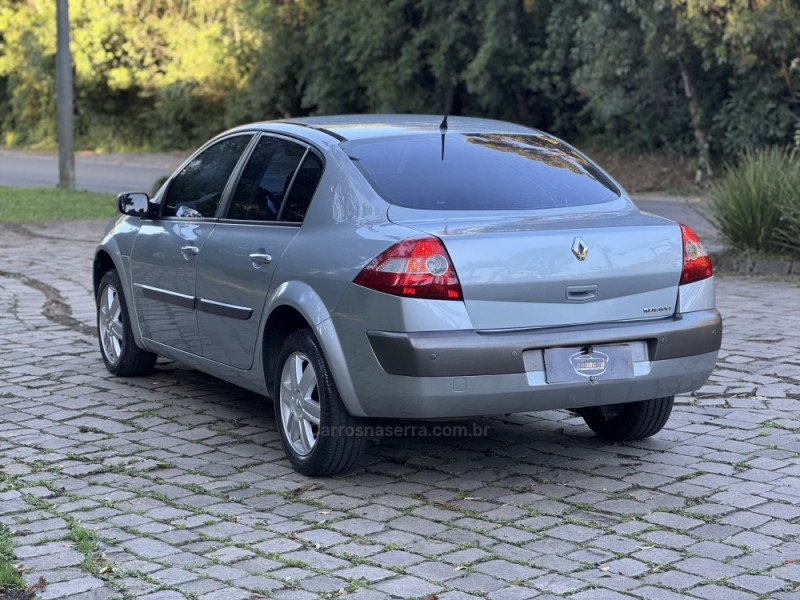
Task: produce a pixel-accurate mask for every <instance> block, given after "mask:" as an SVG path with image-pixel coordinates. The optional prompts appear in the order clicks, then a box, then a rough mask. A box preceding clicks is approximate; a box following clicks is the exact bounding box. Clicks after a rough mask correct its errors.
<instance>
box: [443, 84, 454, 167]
mask: <svg viewBox="0 0 800 600" xmlns="http://www.w3.org/2000/svg"><path fill="white" fill-rule="evenodd" d="M455 90H456V82H455V81H453V84H452V85H451V86H450V88H449V89H448V90H447V97H446V98H445V101H444V119H442V122H441V123H440V124H439V133H441V134H442V160H444V136H445V135H447V116H448V115H449V114H450V109H451V108H453V96H454V94H455Z"/></svg>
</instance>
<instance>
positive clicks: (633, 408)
mask: <svg viewBox="0 0 800 600" xmlns="http://www.w3.org/2000/svg"><path fill="white" fill-rule="evenodd" d="M674 401H675V396H665V397H663V398H654V399H653V400H642V401H640V402H629V403H627V404H612V405H608V406H599V407H594V408H587V409H582V410H581V411H579V414H580V415H581V416H582V417H583V420H584V421H586V424H587V425H588V426H589V428H590V429H591V430H592V431H594V432H595V434H596V435H597V436H598V437H600V438H603V439H604V440H609V441H611V442H632V441H634V440H642V439H644V438H648V437H650V436H653V435H655V434H656V433H658V432H659V431H661V429H662V428H663V427H664V425H666V424H667V421H668V420H669V416H670V414H672V405H673V402H674Z"/></svg>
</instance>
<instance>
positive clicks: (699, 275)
mask: <svg viewBox="0 0 800 600" xmlns="http://www.w3.org/2000/svg"><path fill="white" fill-rule="evenodd" d="M681 237H682V239H683V272H682V273H681V285H683V284H684V283H692V282H693V281H700V280H701V279H706V278H707V277H711V274H712V272H713V271H712V268H711V259H710V258H709V257H708V252H706V249H705V248H704V247H703V244H702V242H700V238H699V237H697V234H696V233H695V232H694V231H692V229H691V227H687V226H686V225H681Z"/></svg>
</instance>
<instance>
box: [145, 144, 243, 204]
mask: <svg viewBox="0 0 800 600" xmlns="http://www.w3.org/2000/svg"><path fill="white" fill-rule="evenodd" d="M252 137H253V136H252V135H250V134H247V135H237V136H233V137H229V138H225V139H224V140H220V141H219V142H217V143H216V144H214V145H213V146H209V147H208V148H206V149H205V150H203V152H201V153H200V154H198V155H197V156H195V157H194V158H193V159H192V160H191V161H190V162H189V163H188V164H187V165H186V166H185V167H183V169H181V171H180V173H178V174H177V175H176V176H175V177H174V178H173V180H172V182H171V183H170V185H169V189H168V190H167V196H166V198H165V199H164V208H163V210H162V213H161V216H162V217H194V218H211V217H213V216H214V213H215V212H216V211H217V207H218V206H219V202H220V200H221V199H222V192H223V191H224V190H225V185H226V184H227V183H228V179H229V178H230V176H231V173H232V172H233V169H234V168H235V167H236V163H237V162H239V158H240V157H241V156H242V152H244V150H245V148H247V144H249V143H250V140H251V139H252Z"/></svg>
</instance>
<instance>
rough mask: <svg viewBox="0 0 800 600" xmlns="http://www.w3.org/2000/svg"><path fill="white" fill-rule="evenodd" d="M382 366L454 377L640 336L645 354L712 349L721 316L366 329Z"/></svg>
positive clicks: (510, 368)
mask: <svg viewBox="0 0 800 600" xmlns="http://www.w3.org/2000/svg"><path fill="white" fill-rule="evenodd" d="M367 337H368V338H369V341H370V344H371V346H372V350H373V352H374V353H375V356H376V358H377V359H378V362H379V363H380V365H381V367H382V368H383V370H384V371H386V372H387V373H391V374H393V375H407V376H409V377H455V376H470V375H501V374H507V373H524V372H526V371H527V370H528V369H527V368H526V366H525V360H524V356H523V355H524V354H525V352H528V351H531V350H541V349H544V348H555V347H571V346H585V345H588V344H613V343H622V342H633V341H637V342H638V341H644V342H645V343H646V344H647V354H648V360H650V361H660V360H667V359H671V358H681V357H684V356H694V355H697V354H706V353H708V352H716V351H717V350H719V348H720V344H721V343H722V319H721V318H720V315H719V312H718V311H717V310H716V309H711V310H701V311H696V312H691V313H686V314H683V315H675V316H673V317H670V318H668V319H658V320H655V321H651V320H648V321H629V322H625V323H614V324H613V325H609V324H598V325H573V326H570V327H553V328H546V329H528V330H521V331H501V332H480V331H431V332H418V333H394V332H386V331H368V332H367Z"/></svg>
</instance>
